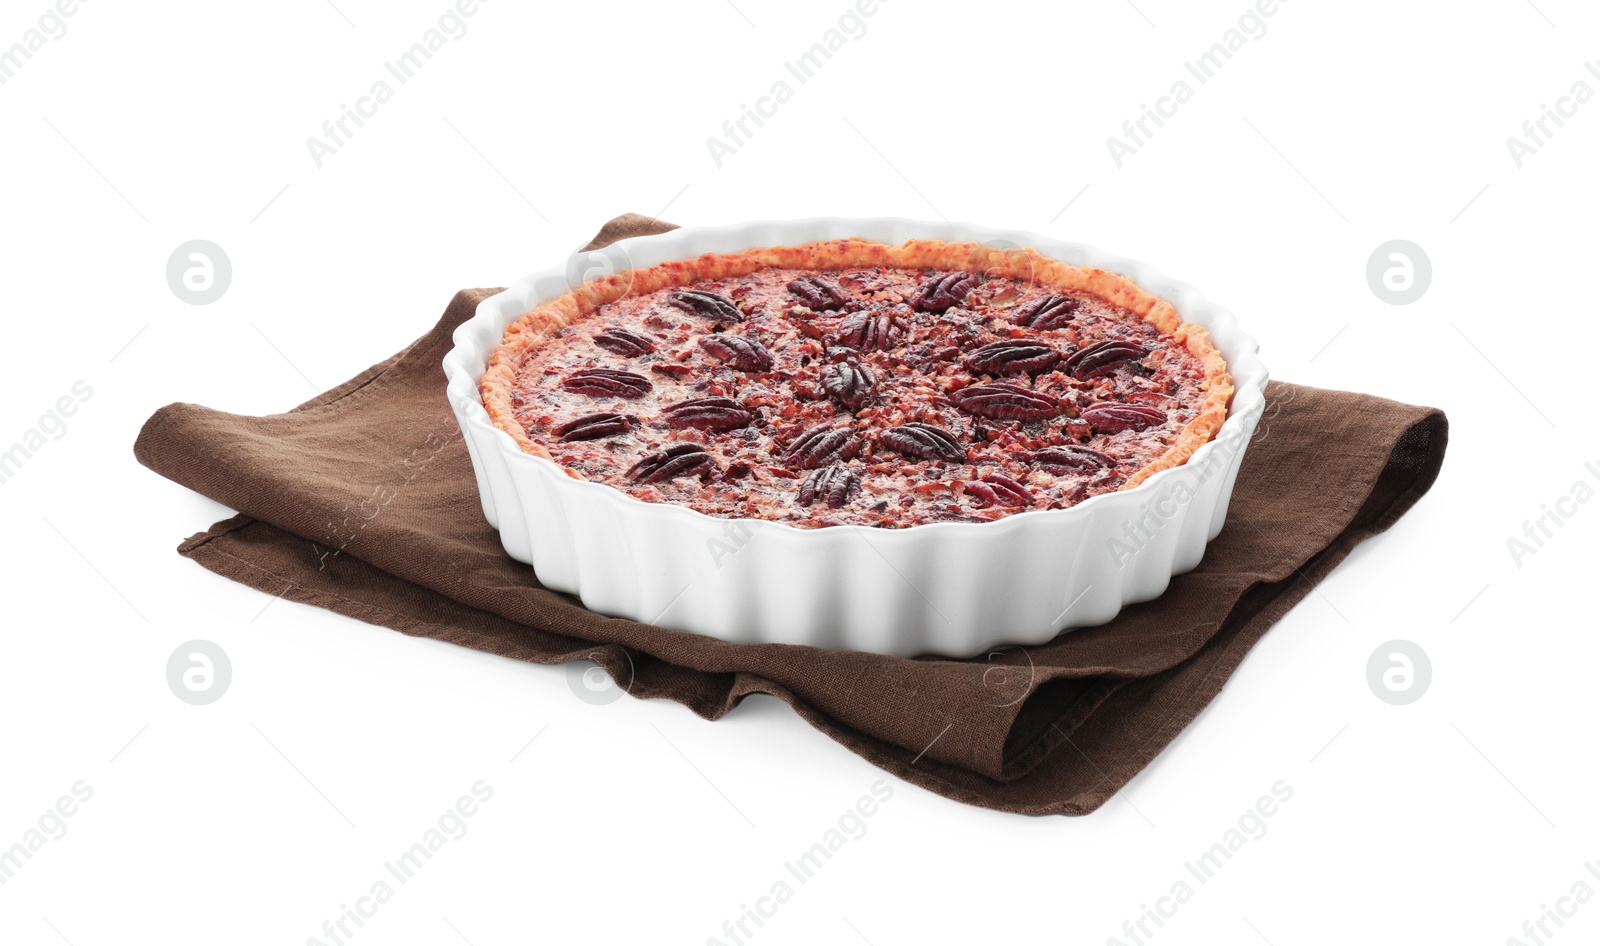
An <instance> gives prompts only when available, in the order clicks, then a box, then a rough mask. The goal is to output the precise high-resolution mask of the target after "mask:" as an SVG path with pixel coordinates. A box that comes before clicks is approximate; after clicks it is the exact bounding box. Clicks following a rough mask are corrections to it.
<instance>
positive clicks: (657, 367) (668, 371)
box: [650, 361, 694, 378]
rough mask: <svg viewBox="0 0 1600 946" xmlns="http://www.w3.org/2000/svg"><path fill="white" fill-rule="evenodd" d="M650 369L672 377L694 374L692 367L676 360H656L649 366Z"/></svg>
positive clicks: (685, 376) (684, 376)
mask: <svg viewBox="0 0 1600 946" xmlns="http://www.w3.org/2000/svg"><path fill="white" fill-rule="evenodd" d="M650 370H651V371H653V372H655V373H656V374H664V375H667V376H669V377H673V378H687V377H689V376H690V375H692V374H694V368H693V367H691V366H689V365H685V364H680V363H679V362H676V361H658V362H656V363H655V364H653V365H651V366H650Z"/></svg>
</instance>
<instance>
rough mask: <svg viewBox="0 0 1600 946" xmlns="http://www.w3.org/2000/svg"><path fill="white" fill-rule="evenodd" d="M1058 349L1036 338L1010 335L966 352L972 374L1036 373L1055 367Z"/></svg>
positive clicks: (1058, 353)
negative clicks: (1034, 339) (1032, 339)
mask: <svg viewBox="0 0 1600 946" xmlns="http://www.w3.org/2000/svg"><path fill="white" fill-rule="evenodd" d="M1060 360H1061V353H1060V352H1059V351H1056V350H1055V349H1054V348H1051V347H1050V346H1049V345H1045V344H1043V343H1040V342H1033V341H1028V340H1027V339H1022V338H1011V339H1006V340H1004V341H998V342H991V343H989V344H987V345H985V346H983V347H982V348H980V349H978V350H977V351H975V352H973V353H972V354H970V355H968V356H967V362H966V364H967V370H969V371H971V372H972V373H973V374H987V375H995V376H999V375H1007V374H1039V373H1040V372H1043V371H1049V370H1050V369H1051V368H1053V367H1055V364H1056V362H1058V361H1060Z"/></svg>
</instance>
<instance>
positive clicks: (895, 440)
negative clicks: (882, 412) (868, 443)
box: [878, 420, 967, 463]
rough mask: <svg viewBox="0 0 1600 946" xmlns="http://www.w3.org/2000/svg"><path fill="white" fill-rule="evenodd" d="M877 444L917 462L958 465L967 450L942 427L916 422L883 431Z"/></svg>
mask: <svg viewBox="0 0 1600 946" xmlns="http://www.w3.org/2000/svg"><path fill="white" fill-rule="evenodd" d="M878 443H880V444H882V445H883V446H885V447H888V448H889V449H890V450H893V451H894V452H896V453H903V454H905V455H906V456H908V457H916V458H917V459H918V460H944V461H946V462H948V463H960V462H961V461H963V460H965V459H966V458H967V448H966V447H963V446H962V445H961V441H959V440H957V439H956V437H955V434H952V433H951V432H950V431H948V430H945V429H944V428H943V427H935V426H933V425H932V424H924V423H923V422H921V421H916V420H914V421H911V422H910V423H908V424H901V425H900V426H899V427H894V428H891V429H889V430H885V431H884V432H883V433H881V434H879V435H878Z"/></svg>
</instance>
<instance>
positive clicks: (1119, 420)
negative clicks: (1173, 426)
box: [1078, 404, 1167, 434]
mask: <svg viewBox="0 0 1600 946" xmlns="http://www.w3.org/2000/svg"><path fill="white" fill-rule="evenodd" d="M1078 417H1079V418H1081V419H1082V420H1085V421H1088V423H1089V426H1090V427H1092V428H1094V430H1095V432H1096V433H1102V434H1115V433H1120V432H1121V431H1124V430H1143V429H1145V428H1146V427H1153V426H1155V425H1156V424H1160V423H1163V422H1164V421H1166V419H1167V415H1166V412H1165V411H1160V410H1157V409H1156V408H1153V407H1145V406H1143V405H1141V404H1091V405H1090V406H1088V407H1086V408H1084V409H1083V411H1082V412H1081V413H1080V414H1079V415H1078Z"/></svg>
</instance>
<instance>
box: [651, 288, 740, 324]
mask: <svg viewBox="0 0 1600 946" xmlns="http://www.w3.org/2000/svg"><path fill="white" fill-rule="evenodd" d="M667 304H668V305H671V306H675V307H677V308H679V309H682V310H683V311H685V312H687V313H689V314H690V315H698V316H702V317H704V318H708V319H711V320H712V321H713V322H743V321H744V313H743V312H741V311H739V307H738V306H736V305H734V304H733V302H732V301H730V300H729V299H727V298H725V297H723V296H719V295H717V294H716V293H714V292H701V291H699V290H687V291H684V292H675V293H673V294H672V295H670V296H668V297H667Z"/></svg>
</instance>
